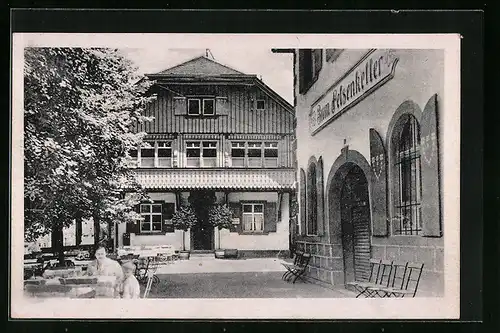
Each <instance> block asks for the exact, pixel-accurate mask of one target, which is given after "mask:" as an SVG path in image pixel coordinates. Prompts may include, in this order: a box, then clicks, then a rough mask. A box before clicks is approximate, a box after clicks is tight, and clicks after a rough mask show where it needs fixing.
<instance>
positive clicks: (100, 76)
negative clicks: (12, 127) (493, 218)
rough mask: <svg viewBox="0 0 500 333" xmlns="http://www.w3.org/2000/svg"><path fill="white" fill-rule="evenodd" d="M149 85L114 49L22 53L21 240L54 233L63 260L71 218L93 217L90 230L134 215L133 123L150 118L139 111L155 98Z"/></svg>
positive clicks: (137, 135) (136, 138)
mask: <svg viewBox="0 0 500 333" xmlns="http://www.w3.org/2000/svg"><path fill="white" fill-rule="evenodd" d="M151 85H152V82H149V81H147V80H139V77H138V76H137V75H136V68H134V67H133V66H132V63H131V62H130V61H129V60H127V59H126V58H125V57H124V56H123V55H122V54H121V52H120V50H116V49H90V48H89V49H84V48H27V49H26V50H25V65H24V117H25V122H24V124H25V126H24V131H25V132H24V133H25V134H24V139H25V140H24V156H25V167H24V175H25V176H24V184H25V192H24V204H25V221H24V223H25V239H26V240H28V241H30V240H35V239H37V238H38V237H39V236H41V235H44V234H46V233H49V232H51V231H52V232H53V236H56V237H53V239H55V241H54V242H53V246H55V247H56V250H57V252H58V253H59V257H60V260H62V252H63V251H62V228H63V227H64V226H68V225H69V224H71V223H72V222H73V221H74V220H75V219H76V218H78V219H81V218H90V217H91V218H93V219H94V224H95V226H96V228H95V229H97V230H95V232H96V235H99V223H100V221H104V222H108V223H109V222H111V221H120V222H127V221H130V220H132V219H135V218H138V216H137V214H136V213H135V212H134V210H133V206H134V205H135V204H137V203H138V201H139V200H141V199H142V198H143V197H144V193H143V191H142V189H141V188H140V186H139V185H138V184H137V183H136V181H135V179H134V177H133V174H132V173H131V172H132V171H131V170H130V169H129V168H128V164H129V161H130V156H129V153H128V152H129V151H130V150H132V149H134V148H136V147H137V146H138V145H139V144H140V142H141V141H142V138H143V136H144V133H133V132H132V129H133V125H134V124H135V123H137V122H144V121H148V120H150V118H147V117H144V116H142V111H143V110H144V108H145V107H146V105H147V104H148V103H149V102H150V101H151V100H152V99H153V98H155V96H154V95H148V94H147V92H148V90H149V88H150V86H151ZM124 189H127V190H129V191H131V192H134V193H137V194H138V195H136V196H130V197H125V196H124V195H123V191H124ZM59 236H61V237H59ZM95 239H98V237H95Z"/></svg>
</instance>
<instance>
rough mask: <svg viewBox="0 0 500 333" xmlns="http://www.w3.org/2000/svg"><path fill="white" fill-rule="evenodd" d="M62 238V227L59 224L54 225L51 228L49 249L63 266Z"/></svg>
mask: <svg viewBox="0 0 500 333" xmlns="http://www.w3.org/2000/svg"><path fill="white" fill-rule="evenodd" d="M63 240H64V236H63V226H62V225H61V224H56V225H54V226H53V227H52V235H51V241H52V242H51V243H52V244H51V247H52V252H54V254H55V255H56V257H57V259H58V260H59V263H60V264H64V243H63Z"/></svg>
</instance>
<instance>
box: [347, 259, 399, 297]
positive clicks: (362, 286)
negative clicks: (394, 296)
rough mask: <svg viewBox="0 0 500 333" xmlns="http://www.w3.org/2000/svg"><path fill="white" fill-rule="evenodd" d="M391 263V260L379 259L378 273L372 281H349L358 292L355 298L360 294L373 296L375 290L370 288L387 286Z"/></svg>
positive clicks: (389, 278) (389, 279)
mask: <svg viewBox="0 0 500 333" xmlns="http://www.w3.org/2000/svg"><path fill="white" fill-rule="evenodd" d="M392 263H393V262H392V261H391V260H380V263H379V267H378V273H377V274H376V278H375V280H374V281H355V282H351V284H350V285H352V286H355V289H356V290H357V291H358V292H359V293H358V295H356V298H358V297H360V296H362V295H363V296H365V297H373V296H374V294H375V291H374V290H373V289H371V288H378V287H387V286H389V284H390V282H391V272H392Z"/></svg>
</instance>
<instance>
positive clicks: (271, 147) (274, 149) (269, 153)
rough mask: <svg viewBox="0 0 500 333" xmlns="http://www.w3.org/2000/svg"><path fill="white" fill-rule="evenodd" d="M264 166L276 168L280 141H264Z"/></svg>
mask: <svg viewBox="0 0 500 333" xmlns="http://www.w3.org/2000/svg"><path fill="white" fill-rule="evenodd" d="M264 166H265V167H266V168H276V167H277V166H278V143H277V142H265V143H264Z"/></svg>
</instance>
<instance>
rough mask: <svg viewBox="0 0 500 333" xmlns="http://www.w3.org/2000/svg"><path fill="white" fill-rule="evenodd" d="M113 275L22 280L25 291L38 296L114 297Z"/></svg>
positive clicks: (114, 282) (115, 295)
mask: <svg viewBox="0 0 500 333" xmlns="http://www.w3.org/2000/svg"><path fill="white" fill-rule="evenodd" d="M116 284H117V281H116V278H115V277H114V276H74V277H70V278H49V279H44V278H36V279H28V280H25V281H24V285H25V291H26V292H27V293H28V295H29V294H32V295H36V296H38V297H66V298H115V297H117V292H115V286H116Z"/></svg>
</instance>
